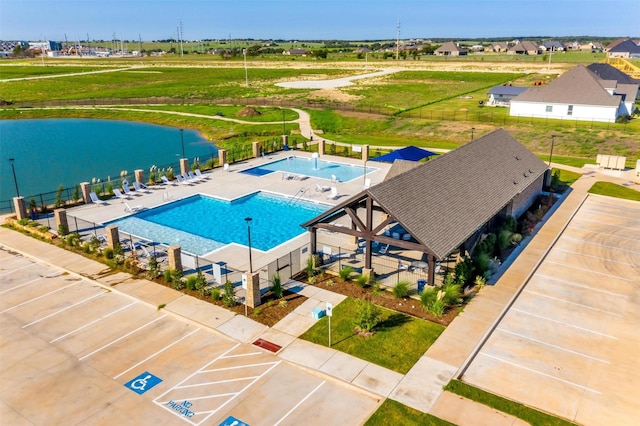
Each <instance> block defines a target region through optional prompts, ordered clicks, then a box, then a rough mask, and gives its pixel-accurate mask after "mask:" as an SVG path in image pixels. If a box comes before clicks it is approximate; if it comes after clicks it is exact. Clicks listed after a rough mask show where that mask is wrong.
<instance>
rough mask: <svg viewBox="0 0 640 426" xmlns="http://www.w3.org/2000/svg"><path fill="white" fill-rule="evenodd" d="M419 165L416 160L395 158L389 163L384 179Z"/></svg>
mask: <svg viewBox="0 0 640 426" xmlns="http://www.w3.org/2000/svg"><path fill="white" fill-rule="evenodd" d="M419 165H420V163H418V162H416V161H409V160H396V161H394V162H393V163H392V164H391V167H390V168H389V171H388V172H387V175H386V176H385V177H384V180H388V179H391V178H392V177H396V176H398V175H399V174H402V173H404V172H407V171H409V170H412V169H415V168H416V167H418V166H419Z"/></svg>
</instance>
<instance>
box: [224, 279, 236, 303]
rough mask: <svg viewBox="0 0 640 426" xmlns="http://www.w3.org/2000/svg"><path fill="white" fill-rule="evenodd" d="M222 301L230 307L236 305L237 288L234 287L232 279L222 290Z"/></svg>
mask: <svg viewBox="0 0 640 426" xmlns="http://www.w3.org/2000/svg"><path fill="white" fill-rule="evenodd" d="M222 303H224V305H225V306H226V307H228V308H230V307H232V306H235V305H236V303H237V301H236V289H235V288H234V287H233V283H232V282H231V281H227V282H226V283H224V289H223V291H222Z"/></svg>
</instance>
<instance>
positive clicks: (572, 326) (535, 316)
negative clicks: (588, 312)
mask: <svg viewBox="0 0 640 426" xmlns="http://www.w3.org/2000/svg"><path fill="white" fill-rule="evenodd" d="M511 310H512V311H515V312H520V313H522V314H526V315H529V316H532V317H534V318H538V319H543V320H547V321H551V322H554V323H556V324H562V325H566V326H567V327H571V328H575V329H577V330H581V331H586V332H588V333H593V334H597V335H598V336H602V337H608V338H610V339H616V340H618V338H617V337H616V336H612V335H610V334H605V333H600V332H599V331H595V330H591V329H590V328H584V327H580V326H579V325H574V324H569V323H568V322H562V321H558V320H554V319H551V318H549V317H545V316H542V315H536V314H534V313H531V312H528V311H525V310H522V309H519V308H511Z"/></svg>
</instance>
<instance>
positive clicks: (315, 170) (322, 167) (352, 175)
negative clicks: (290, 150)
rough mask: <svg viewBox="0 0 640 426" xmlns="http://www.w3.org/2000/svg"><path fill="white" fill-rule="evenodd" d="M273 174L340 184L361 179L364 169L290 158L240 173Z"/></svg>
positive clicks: (341, 164) (371, 169)
mask: <svg viewBox="0 0 640 426" xmlns="http://www.w3.org/2000/svg"><path fill="white" fill-rule="evenodd" d="M376 170H378V169H376V168H374V167H367V170H366V171H367V174H369V173H372V172H375V171H376ZM273 172H284V173H291V174H296V175H305V176H312V177H318V178H322V179H327V180H330V179H331V176H335V177H336V178H337V179H338V181H340V182H348V181H350V180H353V179H356V178H360V179H362V177H363V175H364V172H365V169H364V167H362V166H356V165H351V164H344V163H334V162H332V161H326V160H320V159H319V158H301V157H295V156H291V157H287V158H283V159H281V160H277V161H272V162H271V163H267V164H263V165H261V166H257V167H252V168H250V169H247V170H243V171H242V173H246V174H250V175H255V176H263V175H266V174H269V173H273Z"/></svg>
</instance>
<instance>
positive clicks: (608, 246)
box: [562, 236, 640, 253]
mask: <svg viewBox="0 0 640 426" xmlns="http://www.w3.org/2000/svg"><path fill="white" fill-rule="evenodd" d="M616 238H617V237H616ZM562 239H563V240H569V241H577V242H579V243H583V244H591V245H594V246H598V247H606V248H608V249H613V250H620V251H628V252H629V253H640V251H636V250H630V249H626V248H622V247H619V246H611V245H609V244H602V243H599V242H597V241H589V240H583V239H582V238H574V237H569V236H564V237H562Z"/></svg>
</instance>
